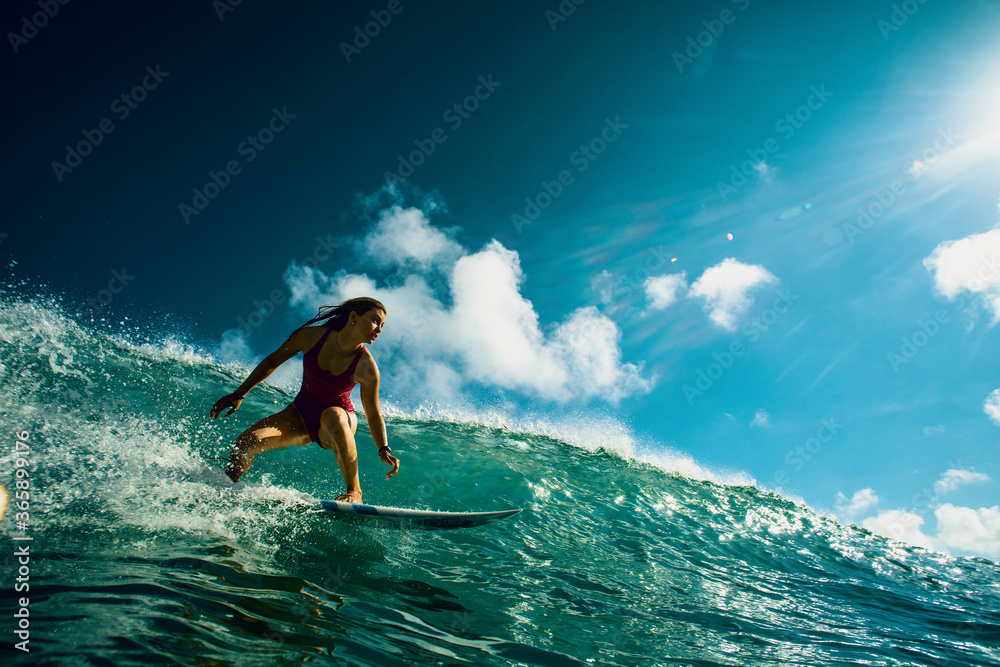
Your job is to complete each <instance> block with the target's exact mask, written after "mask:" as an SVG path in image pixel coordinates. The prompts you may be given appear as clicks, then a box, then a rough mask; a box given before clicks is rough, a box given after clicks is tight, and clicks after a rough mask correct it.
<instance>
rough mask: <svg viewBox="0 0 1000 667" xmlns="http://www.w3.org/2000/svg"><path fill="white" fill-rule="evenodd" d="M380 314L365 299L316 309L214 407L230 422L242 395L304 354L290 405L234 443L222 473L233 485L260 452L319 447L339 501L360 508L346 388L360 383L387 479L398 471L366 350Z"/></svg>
mask: <svg viewBox="0 0 1000 667" xmlns="http://www.w3.org/2000/svg"><path fill="white" fill-rule="evenodd" d="M385 315H386V311H385V306H383V305H382V304H381V303H379V302H378V301H376V300H375V299H371V298H367V297H362V298H358V299H349V300H347V301H345V302H343V303H342V304H340V305H339V306H324V307H323V308H320V309H319V314H318V315H316V317H314V318H312V319H311V320H309V321H308V322H306V323H305V324H303V325H302V326H301V327H299V328H298V329H296V330H295V331H293V332H292V335H291V336H289V337H288V340H286V341H285V342H284V344H282V346H281V347H279V348H278V349H277V350H275V351H274V352H272V353H271V354H270V355H269V356H267V357H266V358H265V359H264V360H263V361H261V362H260V363H259V364H258V365H257V368H255V369H254V370H253V372H252V373H250V376H249V377H248V378H247V379H246V380H245V381H244V382H243V384H241V385H240V386H239V388H237V390H236V391H235V392H234V393H232V394H229V395H228V396H223V397H222V398H220V399H219V400H218V401H216V403H215V405H213V406H212V411H211V416H212V419H215V418H217V417H218V416H219V414H220V413H221V412H222V411H223V410H225V409H226V408H229V412H227V413H226V414H224V415H223V418H225V417H228V416H229V415H231V414H233V413H234V412H235V411H236V410H237V409H239V407H240V403H241V402H242V401H243V399H244V398H245V397H246V395H247V392H249V391H250V390H251V389H253V388H254V387H255V386H257V384H258V383H260V382H261V381H263V380H264V379H265V378H266V377H268V376H269V375H270V374H271V373H273V372H274V371H275V370H276V369H277V368H278V367H279V366H281V364H283V363H285V362H286V361H288V360H289V359H291V358H292V357H294V356H295V355H297V354H298V353H299V352H302V353H304V354H305V357H304V358H303V360H302V369H303V371H302V388H301V389H300V390H299V393H298V395H297V396H296V397H295V399H294V400H293V401H292V403H291V404H290V405H288V406H287V407H286V408H285V409H284V410H281V411H280V412H277V413H275V414H273V415H271V416H270V417H265V418H264V419H261V420H260V421H259V422H257V423H256V424H254V425H253V426H251V427H250V428H248V429H247V430H245V431H243V433H241V434H240V436H239V437H238V438H237V439H236V442H235V443H233V447H232V449H231V450H230V453H229V464H228V465H227V467H226V474H227V475H228V476H229V478H230V479H231V480H233V482H238V481H239V479H240V477H242V476H243V474H244V473H245V472H246V471H247V469H248V468H250V466H251V465H252V464H253V459H254V457H255V456H257V455H258V454H260V453H262V452H266V451H268V450H271V449H279V448H281V447H290V446H292V445H308V444H309V443H311V442H316V443H318V444H319V446H320V447H322V448H323V449H332V450H333V451H334V454H335V455H336V457H337V464H338V465H339V466H340V472H341V474H343V476H344V483H345V484H346V485H347V492H346V493H344V494H343V495H340V496H338V497H337V500H341V501H346V502H351V503H360V502H361V480H360V479H359V477H358V454H357V448H356V447H355V443H354V434H355V433H356V432H357V429H358V418H357V417H356V416H355V414H354V406H353V405H351V390H352V389H353V388H354V386H355V385H356V384H360V385H361V403H362V405H364V407H365V416H366V417H367V419H368V428H369V430H370V431H371V434H372V439H373V440H374V441H375V444H376V445H377V446H378V453H379V457H380V458H381V459H382V461H384V462H385V463H387V464H388V465H391V466H392V470H391V471H390V472H389V473H388V474H387V475H386V476H385V478H386V479H389V478H390V477H392V476H393V475H395V474H396V473H397V472H398V471H399V459H397V458H396V457H395V456H393V455H392V450H391V449H389V445H388V444H386V440H387V439H386V434H385V422H384V420H383V419H382V412H381V408H380V407H379V402H378V382H379V373H378V366H376V365H375V360H374V359H373V358H372V355H371V353H370V352H369V351H368V349H367V348H366V347H365V346H364V343H366V342H367V343H369V344H371V343H373V342H374V341H375V339H376V338H378V335H379V333H380V332H381V331H382V326H383V325H384V324H385ZM310 325H315V326H310Z"/></svg>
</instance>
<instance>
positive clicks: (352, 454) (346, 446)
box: [319, 408, 361, 503]
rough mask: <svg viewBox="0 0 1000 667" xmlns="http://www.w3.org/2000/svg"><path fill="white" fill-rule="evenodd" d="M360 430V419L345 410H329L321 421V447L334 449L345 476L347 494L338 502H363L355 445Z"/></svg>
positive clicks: (324, 413)
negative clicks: (355, 437) (355, 438)
mask: <svg viewBox="0 0 1000 667" xmlns="http://www.w3.org/2000/svg"><path fill="white" fill-rule="evenodd" d="M357 430H358V418H357V416H356V415H355V414H354V413H353V412H347V411H346V410H344V409H343V408H327V409H326V410H324V411H323V414H322V415H321V416H320V419H319V446H320V447H322V448H323V449H332V450H333V453H334V454H335V455H336V456H337V465H339V466H340V474H341V475H343V476H344V484H346V485H347V493H345V494H343V495H340V496H337V498H336V500H343V501H346V502H351V503H360V502H361V478H360V477H358V450H357V447H356V446H355V444H354V434H355V433H356V432H357Z"/></svg>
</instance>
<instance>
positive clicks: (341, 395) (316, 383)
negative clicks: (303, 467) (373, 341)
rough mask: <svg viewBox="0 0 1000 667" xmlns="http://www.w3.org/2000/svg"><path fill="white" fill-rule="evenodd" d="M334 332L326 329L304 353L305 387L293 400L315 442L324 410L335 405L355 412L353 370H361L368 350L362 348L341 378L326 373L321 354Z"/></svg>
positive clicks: (317, 440)
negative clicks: (360, 364)
mask: <svg viewBox="0 0 1000 667" xmlns="http://www.w3.org/2000/svg"><path fill="white" fill-rule="evenodd" d="M332 332H333V330H332V329H327V331H326V333H325V334H323V337H322V338H320V339H319V342H318V343H316V344H315V345H313V346H312V347H311V348H310V349H309V351H308V352H306V353H305V357H304V358H303V359H302V388H301V389H300V390H299V393H298V395H297V396H296V397H295V399H294V400H293V401H292V405H294V406H295V408H296V409H297V410H298V411H299V415H300V416H301V417H302V423H303V424H305V426H306V428H307V429H308V430H309V437H310V438H312V439H313V442H319V417H320V415H322V414H323V411H324V410H326V409H327V408H329V407H334V406H336V407H340V408H343V409H344V410H346V411H347V412H354V406H353V405H352V404H351V390H352V389H354V386H355V385H356V384H357V383H356V382H355V381H354V369H355V368H357V367H358V360H359V359H361V354H362V353H363V352H364V351H365V346H364V345H362V346H361V349H360V350H358V353H357V354H356V355H355V356H354V360H353V361H351V365H350V366H348V367H347V370H346V371H344V372H343V373H341V374H340V375H334V374H332V373H330V372H328V371H325V370H323V369H322V368H320V367H319V351H320V350H322V349H323V343H325V342H326V338H327V336H329V335H330V334H331V333H332Z"/></svg>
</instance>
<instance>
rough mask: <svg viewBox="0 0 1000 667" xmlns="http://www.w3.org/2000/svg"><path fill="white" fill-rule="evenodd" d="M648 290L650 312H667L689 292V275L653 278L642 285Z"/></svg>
mask: <svg viewBox="0 0 1000 667" xmlns="http://www.w3.org/2000/svg"><path fill="white" fill-rule="evenodd" d="M642 286H643V287H645V288H646V302H647V303H648V304H649V310H666V309H667V308H669V307H670V306H672V305H674V304H675V303H677V301H679V300H680V298H681V296H682V294H683V292H684V291H685V290H687V273H686V272H685V273H674V274H671V275H667V276H653V277H651V278H647V279H646V282H644V283H643V284H642Z"/></svg>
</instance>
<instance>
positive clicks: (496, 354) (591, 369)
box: [285, 227, 654, 402]
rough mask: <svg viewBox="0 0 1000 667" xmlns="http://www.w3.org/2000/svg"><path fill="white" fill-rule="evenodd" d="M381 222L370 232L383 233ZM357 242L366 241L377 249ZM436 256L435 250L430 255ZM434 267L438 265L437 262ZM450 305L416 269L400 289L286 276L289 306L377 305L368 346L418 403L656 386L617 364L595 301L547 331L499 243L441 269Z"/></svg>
mask: <svg viewBox="0 0 1000 667" xmlns="http://www.w3.org/2000/svg"><path fill="white" fill-rule="evenodd" d="M381 233H382V232H381V230H380V228H379V227H376V229H375V230H374V231H373V232H372V234H376V235H377V234H381ZM368 241H369V237H366V238H365V239H363V241H362V242H363V243H364V244H366V245H365V247H366V248H367V247H375V246H373V245H371V244H369V243H368ZM434 256H435V257H440V256H441V255H434ZM438 266H439V268H443V267H442V266H441V265H440V264H439V265H438ZM446 273H447V275H448V278H449V280H448V285H447V286H446V287H444V286H443V287H442V288H441V290H442V291H446V292H448V295H447V296H450V305H446V303H445V300H444V299H443V296H442V295H439V294H438V292H437V291H436V290H435V288H433V287H432V286H431V285H430V284H429V283H428V281H427V280H426V279H425V278H424V277H423V276H422V275H414V274H411V275H408V276H406V277H405V281H404V282H403V284H401V285H395V286H385V285H382V286H380V285H379V284H378V283H377V282H376V281H375V280H373V279H372V278H370V277H368V276H366V275H358V274H349V273H345V272H341V273H338V274H336V275H335V276H333V277H330V276H327V275H325V274H323V273H322V272H321V271H319V270H317V269H313V268H309V267H300V266H296V265H293V266H292V267H290V268H289V270H288V271H287V272H286V275H285V280H286V282H287V283H288V286H289V290H290V292H291V297H290V299H289V304H290V305H292V306H300V307H303V308H304V309H305V310H307V311H310V312H312V313H314V312H315V311H316V309H317V308H318V307H319V306H321V305H327V304H331V303H338V302H340V301H344V300H346V299H348V298H351V297H356V296H360V295H367V296H372V297H374V298H376V299H379V300H380V301H382V302H383V303H384V304H385V305H386V308H387V310H388V313H387V318H386V325H385V329H384V330H383V332H382V335H381V336H379V340H378V342H377V343H376V344H375V346H374V347H373V353H375V355H376V358H377V359H378V361H379V368H380V370H381V372H382V376H383V382H382V385H383V388H384V391H386V392H387V393H388V392H392V393H393V395H395V396H398V397H404V396H412V397H413V398H414V399H415V400H416V401H417V402H420V401H425V402H426V401H444V402H456V401H460V400H461V399H462V397H464V396H466V393H465V390H466V389H468V388H469V386H470V385H472V384H475V383H478V384H481V385H487V386H494V387H501V388H504V389H508V390H513V391H518V392H521V393H525V394H528V395H535V396H541V397H544V398H547V399H551V400H556V401H563V402H564V401H569V400H573V399H588V398H593V397H599V398H603V399H605V400H608V401H610V402H618V401H619V400H621V399H622V398H624V397H625V396H629V395H634V394H638V393H645V392H648V391H650V390H651V389H652V386H653V382H654V381H653V380H651V379H648V378H644V377H643V376H642V373H641V371H642V366H641V364H640V365H635V364H631V363H623V362H622V359H621V349H620V347H619V340H620V338H621V331H620V330H619V329H618V327H617V325H616V324H615V323H614V322H613V321H612V320H610V319H609V318H607V317H606V316H604V315H602V314H600V313H599V312H598V311H597V309H596V308H595V307H593V306H591V307H585V308H577V309H576V310H575V311H573V312H571V313H570V314H569V315H568V316H567V317H566V318H565V319H564V320H563V321H562V322H560V323H553V324H552V325H550V326H549V327H548V333H547V334H546V333H545V332H543V329H542V326H541V324H540V322H539V317H538V314H537V313H536V312H535V309H534V306H533V305H532V303H531V302H530V301H528V300H527V299H526V298H525V297H524V296H523V295H522V294H521V291H520V289H521V283H522V282H523V280H524V274H523V272H522V270H521V265H520V259H519V257H518V254H517V252H515V251H513V250H509V249H507V248H505V247H504V246H503V245H502V244H501V243H499V242H498V241H496V240H493V241H491V242H490V243H488V244H487V245H486V246H485V247H484V248H483V249H482V250H480V251H479V252H476V253H471V254H468V253H466V252H465V251H464V250H463V251H462V253H461V256H459V257H457V258H456V260H455V261H454V262H453V264H452V265H451V266H450V268H449V269H448V270H447V271H446Z"/></svg>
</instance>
